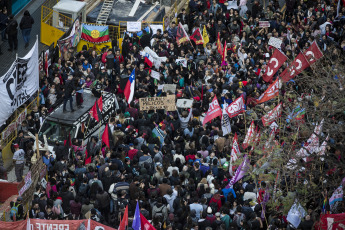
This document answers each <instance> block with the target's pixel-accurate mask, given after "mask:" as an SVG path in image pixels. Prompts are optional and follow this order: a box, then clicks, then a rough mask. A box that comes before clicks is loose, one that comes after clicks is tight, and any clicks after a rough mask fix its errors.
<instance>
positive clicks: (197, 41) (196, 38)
mask: <svg viewBox="0 0 345 230" xmlns="http://www.w3.org/2000/svg"><path fill="white" fill-rule="evenodd" d="M189 38H190V39H191V40H193V41H194V42H195V44H197V45H201V44H204V39H203V38H202V36H201V33H200V30H199V28H198V29H196V30H195V31H194V33H193V34H192V35H191V36H190V37H189Z"/></svg>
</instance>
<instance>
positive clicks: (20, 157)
mask: <svg viewBox="0 0 345 230" xmlns="http://www.w3.org/2000/svg"><path fill="white" fill-rule="evenodd" d="M13 147H14V150H15V151H14V154H13V158H12V159H13V163H14V171H15V174H16V177H17V182H21V181H22V179H23V171H24V163H25V152H24V150H23V149H20V148H19V145H18V144H17V143H16V144H14V145H13Z"/></svg>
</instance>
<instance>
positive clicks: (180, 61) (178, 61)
mask: <svg viewBox="0 0 345 230" xmlns="http://www.w3.org/2000/svg"><path fill="white" fill-rule="evenodd" d="M175 63H176V64H177V65H182V66H183V67H185V68H186V67H187V59H185V58H182V59H176V61H175Z"/></svg>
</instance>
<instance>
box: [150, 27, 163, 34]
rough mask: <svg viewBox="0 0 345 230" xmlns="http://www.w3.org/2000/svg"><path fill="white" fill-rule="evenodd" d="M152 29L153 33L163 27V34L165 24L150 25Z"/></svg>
mask: <svg viewBox="0 0 345 230" xmlns="http://www.w3.org/2000/svg"><path fill="white" fill-rule="evenodd" d="M150 27H151V29H152V34H156V33H157V30H158V29H161V34H163V31H164V30H163V25H150Z"/></svg>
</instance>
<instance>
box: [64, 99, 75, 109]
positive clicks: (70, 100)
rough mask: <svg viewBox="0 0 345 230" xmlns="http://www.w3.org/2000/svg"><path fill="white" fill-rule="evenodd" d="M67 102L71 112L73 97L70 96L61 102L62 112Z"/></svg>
mask: <svg viewBox="0 0 345 230" xmlns="http://www.w3.org/2000/svg"><path fill="white" fill-rule="evenodd" d="M68 101H69V105H70V107H71V110H73V105H72V102H73V97H72V95H71V96H69V97H66V96H65V97H64V101H63V111H66V105H67V102H68Z"/></svg>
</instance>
